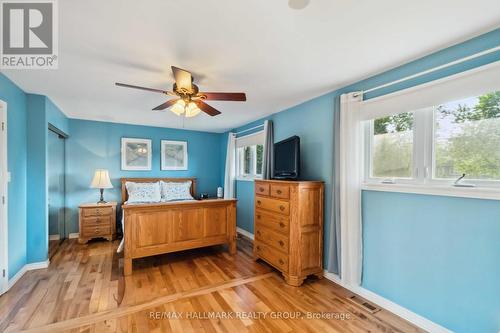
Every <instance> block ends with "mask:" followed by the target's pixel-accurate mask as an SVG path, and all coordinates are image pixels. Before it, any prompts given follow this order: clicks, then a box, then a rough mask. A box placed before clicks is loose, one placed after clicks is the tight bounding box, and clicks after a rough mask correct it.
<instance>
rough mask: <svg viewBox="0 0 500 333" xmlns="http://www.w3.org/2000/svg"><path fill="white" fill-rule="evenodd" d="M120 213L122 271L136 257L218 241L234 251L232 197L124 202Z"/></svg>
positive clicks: (128, 266) (233, 203) (233, 207)
mask: <svg viewBox="0 0 500 333" xmlns="http://www.w3.org/2000/svg"><path fill="white" fill-rule="evenodd" d="M123 214H124V218H125V220H124V228H125V231H124V238H125V253H124V260H125V261H124V272H125V275H130V274H132V260H133V259H135V258H142V257H148V256H153V255H157V254H163V253H170V252H176V251H182V250H188V249H194V248H199V247H205V246H211V245H218V244H227V245H228V247H229V253H230V254H235V253H236V200H234V199H230V200H224V199H217V200H202V201H186V202H175V203H172V202H170V203H159V204H144V205H123Z"/></svg>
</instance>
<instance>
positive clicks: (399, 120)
mask: <svg viewBox="0 0 500 333" xmlns="http://www.w3.org/2000/svg"><path fill="white" fill-rule="evenodd" d="M365 135H366V136H367V138H366V146H365V147H366V149H365V156H366V159H367V162H369V163H367V167H366V169H365V170H366V172H365V178H366V181H367V182H381V181H382V182H389V183H392V182H395V183H411V182H413V183H428V184H432V183H436V184H439V183H447V184H451V183H453V182H454V181H455V180H457V179H458V178H459V177H461V176H462V175H463V174H465V177H464V180H463V182H466V183H472V184H476V185H482V186H488V185H493V186H500V91H495V92H491V93H486V94H483V95H480V96H476V97H470V98H465V99H461V100H456V101H452V102H448V103H444V104H440V105H437V106H433V107H429V108H425V109H421V110H417V111H414V112H404V113H399V114H395V115H391V116H387V117H382V118H377V119H374V120H371V121H368V122H367V125H366V131H365Z"/></svg>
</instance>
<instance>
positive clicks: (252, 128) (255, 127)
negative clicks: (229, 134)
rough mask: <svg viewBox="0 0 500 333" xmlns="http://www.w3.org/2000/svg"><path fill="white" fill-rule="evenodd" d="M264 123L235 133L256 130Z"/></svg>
mask: <svg viewBox="0 0 500 333" xmlns="http://www.w3.org/2000/svg"><path fill="white" fill-rule="evenodd" d="M263 126H264V124H260V125H257V126H254V127H250V128H247V129H244V130H242V131H239V132H236V133H234V134H235V135H238V134H241V133H245V132H248V131H251V130H254V129H257V128H259V127H263Z"/></svg>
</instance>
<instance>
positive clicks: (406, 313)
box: [323, 270, 453, 333]
mask: <svg viewBox="0 0 500 333" xmlns="http://www.w3.org/2000/svg"><path fill="white" fill-rule="evenodd" d="M323 275H324V277H325V278H327V279H328V280H330V281H332V282H335V283H336V284H338V285H340V286H342V287H344V288H346V289H348V290H350V291H351V292H353V293H355V294H357V295H359V296H361V297H363V298H365V299H366V300H368V301H370V302H373V303H375V304H377V305H378V306H380V307H381V308H383V309H384V310H387V311H389V312H392V313H394V314H395V315H397V316H399V317H401V318H403V319H405V320H406V321H409V322H410V323H412V324H413V325H415V326H418V327H420V328H421V329H423V330H425V331H427V332H432V333H453V331H450V330H449V329H447V328H444V327H443V326H441V325H438V324H436V323H435V322H433V321H430V320H429V319H427V318H424V317H422V316H420V315H418V314H416V313H415V312H412V311H410V310H408V309H407V308H404V307H402V306H401V305H399V304H396V303H394V302H393V301H390V300H388V299H386V298H384V297H382V296H380V295H378V294H375V293H374V292H372V291H370V290H368V289H365V288H363V287H361V286H352V285H347V284H345V283H343V282H342V281H341V280H340V278H339V277H338V276H337V275H335V274H333V273H329V272H327V271H326V270H325V271H324V274H323Z"/></svg>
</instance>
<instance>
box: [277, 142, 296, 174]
mask: <svg viewBox="0 0 500 333" xmlns="http://www.w3.org/2000/svg"><path fill="white" fill-rule="evenodd" d="M299 168H300V138H299V137H298V136H292V137H291V138H288V139H286V140H283V141H280V142H278V143H275V144H274V178H275V179H297V178H299V172H300V170H299Z"/></svg>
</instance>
